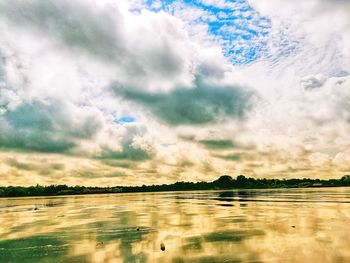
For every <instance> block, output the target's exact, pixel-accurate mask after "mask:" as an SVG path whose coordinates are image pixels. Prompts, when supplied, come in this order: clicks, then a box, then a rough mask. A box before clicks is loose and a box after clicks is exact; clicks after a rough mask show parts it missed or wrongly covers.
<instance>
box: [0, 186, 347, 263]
mask: <svg viewBox="0 0 350 263" xmlns="http://www.w3.org/2000/svg"><path fill="white" fill-rule="evenodd" d="M161 243H163V244H164V247H165V250H164V251H162V250H161V249H160V247H161ZM0 262H1V263H3V262H4V263H7V262H11V263H12V262H15V263H17V262H20V263H42V262H50V263H51V262H53V263H56V262H77V263H82V262H87V263H90V262H91V263H100V262H101V263H102V262H103V263H105V262H162V263H163V262H210V263H212V262H350V188H322V189H277V190H237V191H236V190H235V191H196V192H166V193H137V194H114V195H85V196H63V197H39V198H33V197H29V198H12V199H11V198H8V199H0Z"/></svg>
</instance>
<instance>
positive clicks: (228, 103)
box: [113, 84, 251, 125]
mask: <svg viewBox="0 0 350 263" xmlns="http://www.w3.org/2000/svg"><path fill="white" fill-rule="evenodd" d="M113 90H114V91H115V92H116V94H118V95H119V96H122V97H123V98H125V99H128V100H131V101H134V102H136V103H138V104H140V105H142V106H144V107H145V108H146V109H148V110H150V111H151V112H152V113H153V114H154V115H155V116H156V117H158V118H159V119H160V120H162V121H164V122H165V123H167V124H170V125H201V124H208V123H216V122H222V121H224V120H225V119H228V118H234V119H238V120H239V119H243V118H244V116H245V113H246V111H247V110H248V109H249V107H250V106H251V105H250V101H249V99H250V97H251V95H250V93H249V92H247V91H244V90H243V89H241V88H238V87H217V86H210V85H201V84H199V85H197V86H196V87H194V88H191V89H184V88H178V89H175V90H172V91H171V92H169V93H157V94H154V93H146V92H142V91H132V90H126V89H121V88H119V87H117V86H114V87H113Z"/></svg>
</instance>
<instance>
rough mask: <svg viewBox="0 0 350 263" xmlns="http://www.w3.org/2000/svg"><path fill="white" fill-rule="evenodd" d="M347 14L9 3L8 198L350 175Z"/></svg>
mask: <svg viewBox="0 0 350 263" xmlns="http://www.w3.org/2000/svg"><path fill="white" fill-rule="evenodd" d="M349 28H350V2H349V1H347V0H343V1H342V0H303V1H302V0H300V1H289V0H230V1H229V0H226V1H224V0H222V1H213V0H192V1H190V0H183V1H174V0H161V1H151V0H129V1H128V0H74V1H72V0H54V1H53V0H11V1H9V0H0V32H1V37H0V176H1V181H0V184H1V185H33V184H37V183H39V184H61V183H62V184H63V183H64V184H69V185H75V184H80V185H101V186H107V185H140V184H153V183H171V182H175V181H180V180H186V181H187V180H191V181H200V180H213V179H215V178H217V177H218V176H220V175H222V174H230V175H232V176H236V175H238V174H244V175H246V176H251V177H256V178H259V177H269V178H290V177H298V178H300V177H311V178H338V177H341V176H342V175H344V174H346V173H349V172H350V136H349V134H350V29H349Z"/></svg>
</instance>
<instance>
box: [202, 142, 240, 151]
mask: <svg viewBox="0 0 350 263" xmlns="http://www.w3.org/2000/svg"><path fill="white" fill-rule="evenodd" d="M199 143H200V144H202V145H204V147H206V148H207V149H209V150H226V149H231V148H234V147H235V145H234V143H233V142H232V141H231V140H201V141H199Z"/></svg>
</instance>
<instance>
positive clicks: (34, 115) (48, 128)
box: [0, 101, 101, 153]
mask: <svg viewBox="0 0 350 263" xmlns="http://www.w3.org/2000/svg"><path fill="white" fill-rule="evenodd" d="M79 111H80V112H79ZM90 114H91V113H90V112H89V111H88V109H75V108H74V106H72V105H67V104H65V103H63V102H56V103H54V102H51V104H45V103H43V102H40V101H33V102H29V103H23V104H21V105H20V106H18V107H16V108H15V109H13V110H11V109H7V110H6V111H5V113H4V114H2V115H1V116H0V124H1V125H0V129H1V135H0V146H1V147H5V148H12V149H18V150H33V151H39V152H56V153H59V152H68V151H70V150H72V149H73V148H74V147H75V146H76V145H77V141H78V140H81V139H91V138H92V137H93V136H94V135H95V134H96V133H97V131H98V130H99V129H100V128H101V123H100V122H99V120H98V118H95V116H93V115H90ZM79 118H81V119H79Z"/></svg>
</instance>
